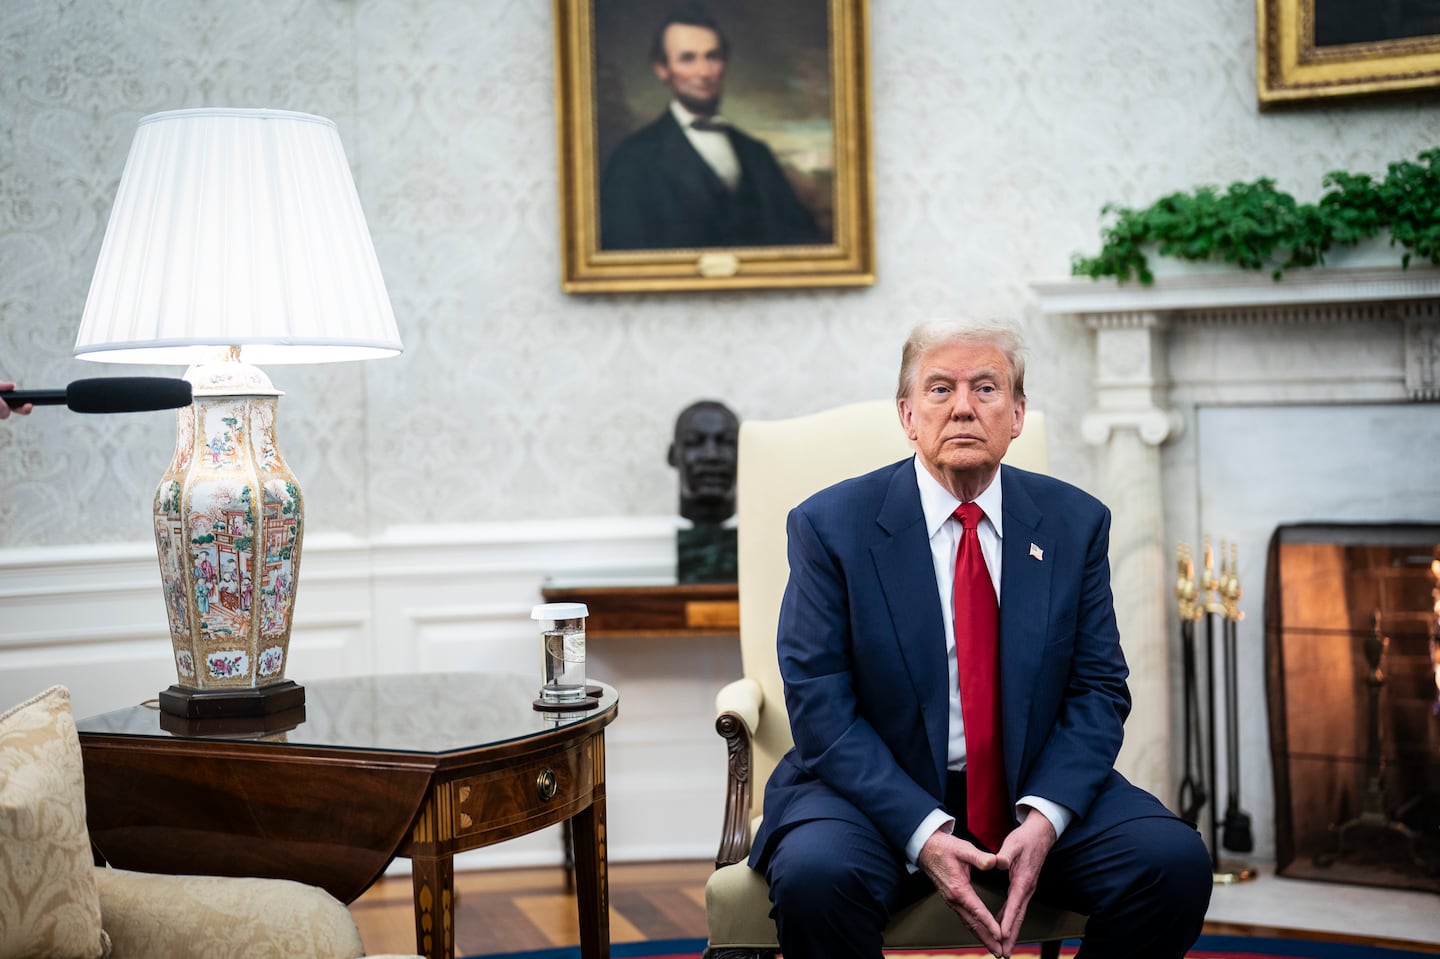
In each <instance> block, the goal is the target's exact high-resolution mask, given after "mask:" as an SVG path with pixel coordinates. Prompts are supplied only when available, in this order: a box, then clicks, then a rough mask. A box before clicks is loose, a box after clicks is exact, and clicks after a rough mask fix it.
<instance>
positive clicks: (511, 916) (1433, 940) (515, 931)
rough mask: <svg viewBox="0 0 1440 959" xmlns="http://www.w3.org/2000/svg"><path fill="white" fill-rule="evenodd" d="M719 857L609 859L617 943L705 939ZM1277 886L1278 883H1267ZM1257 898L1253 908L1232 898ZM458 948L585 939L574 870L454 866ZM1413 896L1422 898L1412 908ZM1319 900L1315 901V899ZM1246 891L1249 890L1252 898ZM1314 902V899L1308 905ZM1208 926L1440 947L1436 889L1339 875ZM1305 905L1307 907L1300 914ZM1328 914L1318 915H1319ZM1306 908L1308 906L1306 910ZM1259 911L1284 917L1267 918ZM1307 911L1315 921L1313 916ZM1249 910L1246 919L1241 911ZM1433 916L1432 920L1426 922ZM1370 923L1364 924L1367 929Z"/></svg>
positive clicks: (410, 937)
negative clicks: (1404, 921)
mask: <svg viewBox="0 0 1440 959" xmlns="http://www.w3.org/2000/svg"><path fill="white" fill-rule="evenodd" d="M714 868H715V865H714V863H713V862H664V863H610V869H609V872H610V938H611V941H612V942H617V943H618V942H639V941H642V940H647V939H704V938H705V880H706V878H707V877H708V876H709V875H710V873H711V872H712V871H713V870H714ZM1269 886H1273V887H1275V888H1273V889H1268V890H1267V887H1269ZM1387 895H1388V896H1398V897H1399V898H1401V899H1402V900H1403V902H1402V903H1401V904H1400V905H1399V907H1398V908H1400V909H1401V910H1402V912H1405V913H1407V914H1408V913H1409V912H1415V913H1416V916H1415V917H1414V920H1415V921H1417V922H1419V923H1420V925H1416V926H1414V927H1413V928H1409V927H1407V928H1405V929H1391V931H1392V932H1394V933H1397V934H1398V935H1397V938H1395V939H1393V940H1391V939H1386V938H1380V937H1378V936H1377V933H1376V929H1377V923H1376V921H1375V919H1376V918H1377V917H1379V918H1380V919H1381V921H1380V922H1379V923H1378V926H1379V927H1380V928H1386V927H1388V926H1390V925H1392V924H1393V920H1394V918H1395V917H1394V916H1393V915H1391V916H1390V921H1388V922H1387V921H1385V920H1384V917H1383V914H1382V913H1381V911H1379V910H1378V909H1377V906H1376V901H1377V896H1378V897H1379V901H1382V902H1383V901H1385V899H1386V898H1387ZM412 896H413V892H412V887H411V884H410V877H409V876H395V877H389V878H385V879H381V880H380V882H378V883H376V885H375V886H373V887H372V888H371V889H370V890H369V891H368V892H366V893H365V895H363V896H361V897H360V898H359V899H357V900H356V901H355V902H354V903H353V904H352V905H351V906H350V912H351V914H352V915H353V916H354V917H355V922H356V924H357V925H358V926H359V927H360V935H361V938H363V939H364V941H365V950H366V952H368V953H371V954H374V953H382V952H399V953H408V952H413V951H414V950H415V927H414V923H415V918H414V916H415V913H414V910H413V908H412V902H413V898H412ZM1233 896H1243V897H1248V899H1249V900H1250V901H1251V905H1253V906H1257V907H1258V911H1257V909H1256V908H1250V909H1248V910H1239V911H1237V910H1236V908H1235V905H1234V904H1233V903H1230V902H1229V900H1230V899H1231V897H1233ZM455 898H456V909H455V913H456V917H455V927H456V928H455V946H456V949H455V955H456V956H457V957H461V956H476V955H485V954H490V953H506V952H523V951H526V950H530V949H548V948H552V947H555V946H573V945H577V944H578V943H579V942H580V931H579V926H578V923H577V922H576V916H575V897H574V895H573V894H572V893H570V892H568V891H566V888H565V874H564V872H563V871H562V870H561V869H560V868H559V867H558V866H557V867H554V868H548V869H507V870H489V871H467V872H459V873H456V874H455ZM1412 899H1415V900H1417V901H1418V902H1420V905H1416V906H1414V907H1413V908H1412V907H1411V906H1410V905H1409V903H1410V901H1411V900H1412ZM1312 900H1313V902H1312ZM1246 901H1247V900H1245V899H1242V900H1240V902H1241V903H1242V904H1243V903H1245V902H1246ZM1306 903H1310V906H1309V908H1308V910H1307V909H1306V908H1305V907H1306ZM1210 906H1211V908H1210V915H1209V917H1208V919H1207V921H1206V923H1205V932H1207V933H1211V934H1215V935H1240V936H1276V937H1282V938H1283V937H1286V936H1298V937H1300V938H1305V939H1318V940H1324V941H1333V942H1341V943H1352V944H1363V945H1378V946H1393V947H1395V948H1398V949H1411V950H1415V951H1421V952H1434V953H1437V954H1440V937H1436V936H1434V935H1433V934H1431V933H1430V932H1427V931H1426V930H1433V923H1434V913H1433V912H1432V911H1430V909H1429V899H1428V894H1424V893H1418V892H1416V893H1412V892H1400V893H1396V892H1395V891H1393V890H1376V889H1373V888H1369V889H1358V890H1357V889H1356V888H1355V887H1349V886H1340V885H1335V884H1333V883H1313V882H1312V883H1305V882H1302V883H1299V884H1298V885H1297V884H1295V883H1293V882H1287V881H1285V880H1279V879H1275V878H1273V877H1264V878H1262V879H1261V880H1260V881H1258V882H1256V883H1251V884H1243V885H1241V886H1237V887H1217V892H1216V895H1215V897H1214V898H1212V900H1211V904H1210ZM1297 910H1298V913H1297ZM1317 911H1318V912H1320V913H1323V914H1324V915H1325V916H1326V917H1327V918H1328V920H1330V921H1327V922H1325V923H1321V924H1318V925H1317V924H1314V914H1315V913H1317ZM1302 914H1303V915H1302ZM1257 916H1266V917H1271V916H1273V917H1275V919H1274V920H1271V921H1266V922H1261V921H1258V920H1257V918H1256V917H1257ZM1304 916H1309V917H1310V920H1309V922H1308V924H1307V921H1304ZM1242 917H1243V918H1242ZM1427 923H1428V925H1426V924H1427ZM1362 930H1363V932H1362Z"/></svg>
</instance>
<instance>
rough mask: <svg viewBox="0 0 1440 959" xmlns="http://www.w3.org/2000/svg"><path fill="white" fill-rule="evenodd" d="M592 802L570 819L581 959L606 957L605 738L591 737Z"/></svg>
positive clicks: (608, 922) (608, 877) (607, 945)
mask: <svg viewBox="0 0 1440 959" xmlns="http://www.w3.org/2000/svg"><path fill="white" fill-rule="evenodd" d="M595 749H596V757H595V778H596V780H597V781H596V784H595V795H594V801H593V802H592V803H591V804H590V805H589V807H587V808H586V809H583V810H581V811H580V812H579V813H577V814H576V815H575V817H574V818H573V819H571V820H570V822H571V826H572V829H573V835H574V841H575V898H576V905H577V907H578V914H579V920H580V955H581V957H582V959H610V874H609V871H608V867H607V865H606V852H605V842H606V839H605V740H604V739H602V738H601V737H599V736H597V737H595Z"/></svg>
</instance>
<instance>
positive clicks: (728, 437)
mask: <svg viewBox="0 0 1440 959" xmlns="http://www.w3.org/2000/svg"><path fill="white" fill-rule="evenodd" d="M739 433H740V420H739V418H738V417H737V416H736V415H735V414H734V413H733V412H731V411H730V408H729V407H727V406H726V405H725V404H724V403H720V402H717V401H715V400H700V401H699V402H696V403H691V404H690V405H689V406H687V407H685V409H683V410H681V411H680V415H679V416H678V417H676V419H675V440H674V442H672V443H671V444H670V455H669V461H670V465H671V466H674V467H676V468H677V469H679V471H680V515H681V516H683V517H684V518H685V519H688V520H690V522H691V523H692V524H694V525H693V526H692V527H691V528H689V529H680V530H677V531H676V536H675V548H676V573H677V577H678V578H679V580H680V582H682V583H733V582H734V581H735V570H736V562H735V529H734V527H726V526H725V525H723V524H724V523H725V521H726V520H727V519H729V518H730V517H732V516H734V515H735V469H736V465H737V460H738V452H739V450H738V445H737V444H738V441H739Z"/></svg>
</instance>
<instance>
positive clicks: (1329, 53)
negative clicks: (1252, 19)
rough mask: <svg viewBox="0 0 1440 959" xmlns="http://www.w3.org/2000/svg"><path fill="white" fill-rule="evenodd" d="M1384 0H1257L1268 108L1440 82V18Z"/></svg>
mask: <svg viewBox="0 0 1440 959" xmlns="http://www.w3.org/2000/svg"><path fill="white" fill-rule="evenodd" d="M1380 6H1381V5H1380V4H1378V3H1377V0H1255V9H1256V31H1255V36H1256V40H1257V43H1256V48H1257V49H1256V57H1257V59H1256V71H1255V86H1256V92H1257V94H1258V97H1259V102H1260V108H1261V109H1262V110H1263V109H1268V108H1271V107H1276V106H1284V105H1288V104H1296V103H1302V102H1314V101H1323V100H1325V99H1327V98H1332V97H1343V96H1357V95H1369V94H1378V93H1398V92H1403V91H1417V90H1424V89H1427V88H1434V87H1437V86H1440V23H1437V22H1435V18H1434V17H1429V16H1422V15H1421V14H1422V11H1420V10H1419V5H1414V7H1413V9H1414V11H1415V12H1413V13H1407V10H1409V9H1411V8H1407V7H1406V6H1405V5H1404V4H1391V5H1389V6H1390V7H1391V8H1392V9H1391V11H1390V13H1391V15H1390V16H1383V15H1382V11H1381V10H1380Z"/></svg>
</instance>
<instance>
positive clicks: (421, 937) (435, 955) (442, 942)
mask: <svg viewBox="0 0 1440 959" xmlns="http://www.w3.org/2000/svg"><path fill="white" fill-rule="evenodd" d="M410 865H411V869H412V879H413V882H414V886H415V946H416V951H417V952H419V953H420V954H421V955H423V956H425V957H426V959H454V956H455V864H454V861H453V859H452V858H451V857H450V856H423V855H415V856H413V857H411V860H410Z"/></svg>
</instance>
